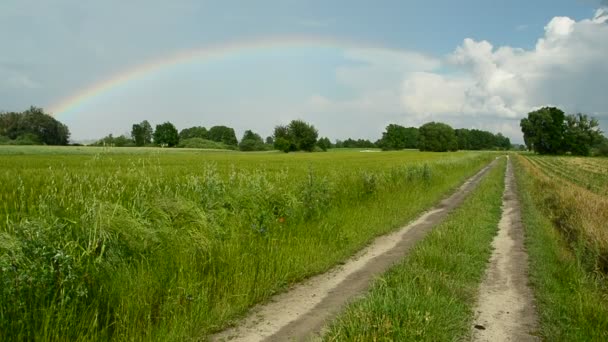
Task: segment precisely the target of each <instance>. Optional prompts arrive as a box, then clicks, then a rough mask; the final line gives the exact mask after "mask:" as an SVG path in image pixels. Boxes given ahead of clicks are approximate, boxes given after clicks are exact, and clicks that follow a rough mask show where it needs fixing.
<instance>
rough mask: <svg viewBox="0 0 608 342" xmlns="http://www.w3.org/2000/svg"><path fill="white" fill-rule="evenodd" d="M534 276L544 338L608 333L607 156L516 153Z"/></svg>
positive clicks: (582, 337)
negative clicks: (556, 155)
mask: <svg viewBox="0 0 608 342" xmlns="http://www.w3.org/2000/svg"><path fill="white" fill-rule="evenodd" d="M515 165H516V171H517V172H516V175H517V178H518V186H519V188H520V195H519V197H520V201H521V204H522V220H523V223H524V227H525V229H526V235H527V236H526V240H527V241H526V245H527V248H528V253H529V255H530V280H531V283H532V285H533V287H534V290H535V296H536V300H537V304H538V313H539V318H540V329H541V330H540V332H539V335H540V336H541V337H543V339H544V340H547V341H605V340H607V339H608V285H607V284H608V278H607V276H608V192H607V190H608V189H607V184H608V172H607V170H608V159H605V158H581V157H552V156H536V155H525V156H519V157H518V158H517V159H516V163H515Z"/></svg>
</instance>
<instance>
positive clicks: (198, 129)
mask: <svg viewBox="0 0 608 342" xmlns="http://www.w3.org/2000/svg"><path fill="white" fill-rule="evenodd" d="M207 134H208V131H207V129H206V128H205V127H203V126H194V127H190V128H184V129H182V130H181V131H180V132H179V139H180V140H184V139H190V138H201V139H208V137H207Z"/></svg>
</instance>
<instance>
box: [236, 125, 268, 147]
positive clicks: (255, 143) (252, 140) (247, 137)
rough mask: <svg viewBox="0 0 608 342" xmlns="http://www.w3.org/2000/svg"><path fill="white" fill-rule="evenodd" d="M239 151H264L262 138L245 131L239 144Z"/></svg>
mask: <svg viewBox="0 0 608 342" xmlns="http://www.w3.org/2000/svg"><path fill="white" fill-rule="evenodd" d="M239 149H240V150H241V151H263V150H265V149H266V146H265V145H264V140H262V137H261V136H260V135H259V134H257V133H254V132H253V131H251V130H246V131H245V133H244V134H243V139H241V142H240V143H239Z"/></svg>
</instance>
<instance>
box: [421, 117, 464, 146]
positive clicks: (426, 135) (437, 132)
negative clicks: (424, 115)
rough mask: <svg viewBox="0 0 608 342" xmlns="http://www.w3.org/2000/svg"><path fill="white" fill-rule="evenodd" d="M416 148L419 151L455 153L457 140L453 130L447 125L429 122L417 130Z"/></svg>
mask: <svg viewBox="0 0 608 342" xmlns="http://www.w3.org/2000/svg"><path fill="white" fill-rule="evenodd" d="M418 148H419V149H420V151H433V152H445V151H456V150H458V140H457V139H456V134H455V133H454V129H453V128H452V127H450V126H449V125H447V124H444V123H441V122H429V123H426V124H424V125H422V126H421V127H420V129H419V136H418Z"/></svg>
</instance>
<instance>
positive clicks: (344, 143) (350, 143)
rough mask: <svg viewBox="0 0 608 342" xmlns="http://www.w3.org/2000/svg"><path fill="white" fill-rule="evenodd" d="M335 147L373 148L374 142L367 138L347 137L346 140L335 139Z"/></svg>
mask: <svg viewBox="0 0 608 342" xmlns="http://www.w3.org/2000/svg"><path fill="white" fill-rule="evenodd" d="M334 147H336V148H374V147H376V144H374V143H373V142H371V141H369V140H367V139H357V140H355V139H351V138H348V139H346V140H336V144H335V145H334Z"/></svg>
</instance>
